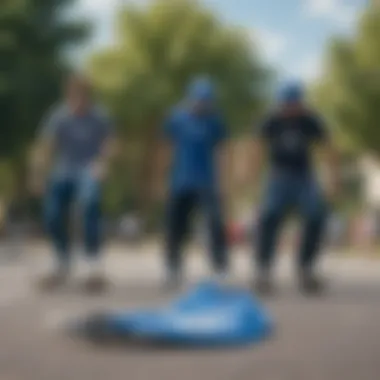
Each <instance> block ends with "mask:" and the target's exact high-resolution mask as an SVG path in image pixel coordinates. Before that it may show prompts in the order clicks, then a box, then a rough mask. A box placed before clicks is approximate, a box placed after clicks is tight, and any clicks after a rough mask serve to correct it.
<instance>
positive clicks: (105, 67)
mask: <svg viewBox="0 0 380 380" xmlns="http://www.w3.org/2000/svg"><path fill="white" fill-rule="evenodd" d="M116 24H117V25H116V31H115V34H116V43H115V44H114V46H112V47H111V48H108V49H106V50H103V51H100V52H99V53H97V54H95V56H94V57H93V58H92V59H91V60H90V62H89V73H90V75H91V77H92V78H93V81H94V83H95V84H96V87H97V89H98V90H99V92H100V93H101V95H102V96H103V98H104V99H105V101H106V103H107V104H108V105H109V106H110V108H111V109H112V110H113V113H114V115H116V120H117V122H118V125H119V132H120V135H121V136H123V137H124V140H125V141H128V142H130V141H133V142H134V143H135V144H137V145H139V144H140V145H139V146H140V149H137V150H136V154H137V155H140V157H136V156H135V157H134V160H135V162H137V166H136V168H138V169H137V170H138V171H139V172H140V173H142V174H141V175H142V176H143V181H142V183H144V184H145V187H146V186H149V185H147V182H146V179H147V177H149V171H151V170H149V166H151V165H150V163H151V164H152V163H153V164H154V144H155V142H156V141H157V139H156V137H157V134H158V133H159V132H158V131H159V126H160V123H161V121H162V117H163V115H165V113H166V112H167V111H168V109H169V108H170V107H171V106H173V105H174V104H175V103H177V102H178V101H180V100H181V97H182V96H183V94H184V91H185V88H186V86H187V85H188V83H189V81H190V80H191V78H193V77H194V76H195V75H207V76H209V77H211V78H212V79H213V80H214V82H215V83H216V85H217V87H218V94H219V96H220V99H219V101H220V104H221V109H222V110H223V112H224V114H225V116H226V118H227V120H228V121H229V125H230V127H231V131H232V132H233V133H239V132H240V131H243V130H245V129H247V128H250V127H251V124H252V120H253V117H254V116H255V115H256V116H257V114H258V112H259V111H260V109H261V108H262V105H263V93H265V91H264V90H266V88H267V86H268V79H269V78H270V75H269V72H268V70H267V68H266V67H264V65H263V64H262V63H261V61H260V59H259V57H258V56H257V53H256V51H255V49H254V48H253V46H252V45H253V44H252V42H251V41H250V40H249V39H248V36H247V35H246V34H245V33H244V31H242V30H238V29H236V28H233V27H230V26H227V25H225V24H224V23H222V22H221V21H220V20H219V19H218V18H217V17H216V16H215V14H213V13H212V12H211V11H209V10H208V9H207V8H205V7H204V6H202V5H201V4H200V3H198V2H197V1H194V0H156V1H155V2H153V3H152V4H151V6H150V7H148V8H139V7H133V6H127V7H125V8H124V9H123V10H122V11H121V12H120V14H119V15H118V19H117V23H116ZM128 149H130V148H128ZM150 169H152V168H150ZM143 187H144V186H143ZM139 189H140V190H141V187H140V188H139ZM140 190H138V189H137V190H136V191H137V192H139V191H140Z"/></svg>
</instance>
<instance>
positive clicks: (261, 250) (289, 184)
mask: <svg viewBox="0 0 380 380" xmlns="http://www.w3.org/2000/svg"><path fill="white" fill-rule="evenodd" d="M293 198H294V184H293V181H292V179H291V178H288V177H287V176H283V175H281V174H278V175H276V174H274V175H272V176H271V177H270V178H269V180H268V182H267V184H266V187H265V194H264V197H263V200H262V203H261V211H260V214H259V222H258V234H257V240H256V241H257V252H256V255H257V256H256V258H257V265H258V268H259V269H261V270H268V269H270V267H271V265H272V262H273V259H274V255H275V249H276V244H277V238H278V235H279V230H280V227H281V225H282V222H283V221H284V219H285V217H286V212H287V210H288V209H289V208H290V207H291V206H292V203H293V201H294V199H293Z"/></svg>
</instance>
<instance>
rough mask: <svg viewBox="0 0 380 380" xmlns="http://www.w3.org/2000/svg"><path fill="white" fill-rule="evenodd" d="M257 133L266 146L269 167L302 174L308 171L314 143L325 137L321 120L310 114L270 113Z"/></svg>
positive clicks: (325, 133)
mask: <svg viewBox="0 0 380 380" xmlns="http://www.w3.org/2000/svg"><path fill="white" fill-rule="evenodd" d="M257 134H258V136H259V137H260V138H262V139H263V140H264V141H265V143H266V145H267V147H268V149H269V156H270V164H271V167H272V169H275V170H281V171H285V172H290V173H295V174H298V173H300V174H304V173H308V172H309V171H310V170H311V154H312V149H313V146H314V144H315V143H316V142H321V141H324V140H326V139H327V132H326V129H325V127H324V125H323V122H322V121H321V120H320V119H319V118H318V117H317V116H316V115H315V114H313V113H311V112H305V113H304V114H300V115H297V116H282V115H279V114H274V115H272V116H270V117H269V118H268V119H267V120H266V121H265V122H264V123H263V124H262V125H261V126H260V128H259V130H258V131H257Z"/></svg>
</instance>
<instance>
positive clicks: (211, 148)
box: [164, 78, 227, 287]
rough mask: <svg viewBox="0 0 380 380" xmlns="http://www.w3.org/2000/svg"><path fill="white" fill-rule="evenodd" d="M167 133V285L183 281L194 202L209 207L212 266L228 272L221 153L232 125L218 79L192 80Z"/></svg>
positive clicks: (174, 111) (168, 126) (221, 273)
mask: <svg viewBox="0 0 380 380" xmlns="http://www.w3.org/2000/svg"><path fill="white" fill-rule="evenodd" d="M164 136H165V140H166V141H167V142H168V143H169V146H170V150H171V151H172V159H171V173H170V179H169V194H168V195H169V196H168V209H167V229H166V239H165V240H166V243H165V249H166V259H167V269H168V278H167V285H168V286H169V287H173V286H174V287H176V286H178V285H180V282H181V279H182V273H181V272H182V268H181V267H182V265H181V250H182V246H183V240H184V238H185V235H186V233H187V230H188V225H189V217H190V214H192V212H193V210H194V208H200V209H201V210H202V211H204V214H205V216H206V220H207V225H206V226H207V228H208V231H209V234H210V243H211V246H210V250H211V257H212V262H213V267H214V270H215V271H216V272H217V274H218V275H220V276H224V275H225V272H226V270H227V252H226V241H225V240H226V237H225V228H224V223H223V217H222V211H221V199H220V198H221V193H220V190H221V186H220V181H219V180H220V178H219V177H220V176H219V174H220V173H219V172H220V170H219V169H220V167H221V165H222V163H221V162H220V161H219V159H218V157H223V156H224V155H225V154H224V153H223V151H225V149H223V148H222V146H223V145H224V144H223V143H224V142H225V141H226V139H227V129H226V126H225V124H224V121H223V118H222V117H221V115H220V114H219V112H218V110H217V109H216V103H215V90H214V87H213V84H212V83H211V82H210V81H209V80H208V79H207V78H196V79H195V80H194V81H193V82H192V83H191V84H190V86H189V89H188V93H187V95H186V99H185V101H184V102H183V103H182V104H181V105H180V106H178V107H176V108H175V109H174V110H173V111H172V112H171V114H170V115H169V117H168V118H167V120H166V122H165V126H164ZM219 152H221V153H219ZM218 277H219V276H218Z"/></svg>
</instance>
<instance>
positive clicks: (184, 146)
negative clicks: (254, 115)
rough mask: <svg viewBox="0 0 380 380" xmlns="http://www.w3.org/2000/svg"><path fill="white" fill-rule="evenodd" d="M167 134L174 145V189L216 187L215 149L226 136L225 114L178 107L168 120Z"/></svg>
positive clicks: (209, 188) (172, 177)
mask: <svg viewBox="0 0 380 380" xmlns="http://www.w3.org/2000/svg"><path fill="white" fill-rule="evenodd" d="M164 134H165V137H166V138H167V139H169V141H170V142H171V143H172V145H173V149H174V157H173V162H172V170H171V189H172V191H174V192H181V191H188V190H190V191H192V190H212V189H215V188H216V186H217V182H218V179H217V173H216V171H217V170H216V162H215V153H216V150H217V148H218V145H219V144H220V143H221V142H222V141H223V140H225V139H226V137H227V130H226V127H225V125H224V122H223V120H222V118H221V117H220V116H219V115H217V114H216V113H215V114H208V115H196V114H194V113H192V112H190V111H189V110H187V109H177V110H174V111H173V112H172V114H171V115H170V116H169V118H168V119H167V121H166V122H165V125H164Z"/></svg>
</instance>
